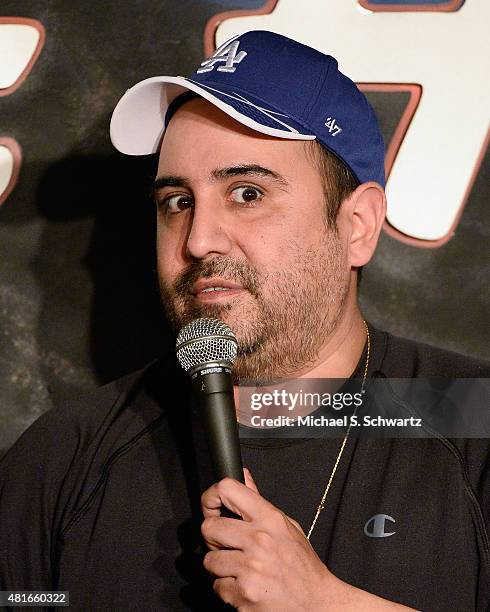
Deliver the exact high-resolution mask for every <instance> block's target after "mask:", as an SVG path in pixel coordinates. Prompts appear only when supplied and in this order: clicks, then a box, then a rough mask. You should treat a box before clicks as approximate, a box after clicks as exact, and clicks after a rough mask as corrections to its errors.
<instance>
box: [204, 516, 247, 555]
mask: <svg viewBox="0 0 490 612" xmlns="http://www.w3.org/2000/svg"><path fill="white" fill-rule="evenodd" d="M254 532H255V529H254V527H252V525H251V524H250V523H246V522H245V521H240V520H238V519H232V518H224V517H222V516H210V517H209V518H206V519H204V521H203V522H202V525H201V533H202V536H203V538H204V541H205V542H206V544H207V545H208V547H209V548H210V549H211V550H217V549H221V548H235V549H239V550H245V549H246V548H248V546H249V544H250V542H251V541H252V538H253V534H254Z"/></svg>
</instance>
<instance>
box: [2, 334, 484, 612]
mask: <svg viewBox="0 0 490 612" xmlns="http://www.w3.org/2000/svg"><path fill="white" fill-rule="evenodd" d="M371 335H372V354H371V360H370V368H369V376H373V375H376V373H381V374H382V375H383V376H387V377H431V376H439V377H488V376H490V371H489V369H488V366H486V365H485V364H482V363H480V362H478V361H475V360H472V359H469V358H466V357H462V356H459V355H456V354H453V353H449V352H446V351H442V350H439V349H434V348H431V347H428V346H426V345H422V344H417V343H413V342H410V341H407V340H402V339H399V338H396V337H394V336H391V335H389V334H387V333H385V332H380V331H377V330H372V332H371ZM362 366H363V360H362V359H361V362H360V365H359V367H358V371H361V370H362ZM188 393H189V383H188V381H187V379H186V377H185V374H184V373H183V372H180V371H179V369H178V367H177V366H175V364H173V363H170V364H169V363H168V362H165V361H159V362H156V363H154V364H152V365H151V366H149V367H148V368H146V369H144V370H143V371H140V372H137V373H134V374H132V375H130V376H127V377H125V378H123V379H121V380H119V381H116V382H114V383H111V384H110V385H107V386H105V387H103V388H101V389H99V390H97V391H94V392H92V393H90V394H88V395H87V396H85V397H84V398H82V399H80V400H78V401H75V402H73V403H72V404H71V405H69V406H66V407H64V408H62V409H54V410H51V411H49V412H48V413H46V414H44V415H43V416H42V417H41V418H39V419H38V420H37V421H36V422H35V423H34V424H33V425H32V426H31V427H30V428H29V429H28V431H27V432H25V433H24V434H23V435H22V436H21V438H20V439H19V440H18V441H17V443H16V444H15V445H14V447H13V448H12V449H11V450H10V452H9V453H7V455H6V456H5V458H4V459H3V461H2V462H1V463H0V587H1V589H3V590H68V591H70V600H71V606H70V609H72V610H80V611H82V610H83V611H84V612H87V611H89V610H90V611H91V612H94V611H96V610H101V611H102V610H103V611H104V612H107V611H112V610H115V611H125V610H128V611H136V610H142V611H143V610H144V611H145V612H146V611H148V610H152V611H153V610H218V609H220V608H221V607H222V605H221V603H220V601H219V600H218V598H217V597H216V596H215V595H214V592H213V591H212V588H211V584H212V579H211V578H210V577H209V576H208V575H207V573H206V572H205V570H204V569H203V567H202V557H203V554H204V552H205V549H204V547H203V546H202V540H201V536H200V523H201V521H202V517H201V513H200V495H201V493H202V491H204V490H205V489H206V488H207V486H209V485H210V484H211V482H212V478H211V476H210V474H211V472H210V468H209V464H208V454H207V450H206V445H205V440H204V437H203V434H202V431H201V428H200V424H199V420H198V418H196V414H195V412H194V410H193V409H192V407H190V406H191V403H190V402H189V397H188ZM241 450H242V456H243V463H244V465H246V466H247V467H249V468H250V470H251V471H252V474H253V475H254V479H255V481H256V483H257V485H258V487H259V490H260V492H261V494H262V495H263V496H264V497H265V498H267V499H269V500H270V501H271V502H272V503H274V504H275V505H276V506H278V507H279V508H281V509H282V510H283V511H284V512H285V513H286V514H287V515H289V516H291V517H293V518H295V519H296V520H297V521H299V523H300V524H301V525H302V527H303V529H304V530H305V531H306V530H307V529H308V527H309V526H310V524H311V521H312V519H313V517H314V514H315V512H316V509H317V507H318V504H319V502H320V499H321V496H322V493H323V491H324V489H325V484H326V481H327V479H328V476H329V475H330V472H331V469H332V466H333V463H334V461H335V458H336V456H337V453H338V450H339V440H331V439H329V440H326V439H289V440H287V439H286V440H285V439H277V440H272V439H263V440H262V439H260V440H255V439H242V440H241ZM489 456H490V453H489V441H488V440H478V439H461V440H445V439H412V440H407V439H405V440H401V439H391V440H390V439H386V440H367V439H366V440H364V439H354V438H352V439H349V441H348V443H347V446H346V449H345V452H344V455H343V457H342V461H341V462H340V464H339V468H338V470H337V473H336V476H335V479H334V482H333V485H332V488H331V490H330V493H329V496H328V499H327V504H326V507H325V509H324V510H323V512H322V513H321V515H320V518H319V520H318V523H317V525H316V527H315V530H314V533H313V535H312V538H311V542H312V545H313V546H314V548H315V550H316V551H317V553H318V555H319V556H320V558H321V559H322V560H323V561H324V562H325V563H326V564H327V566H328V567H329V569H330V570H331V571H332V572H333V573H334V574H335V575H337V576H338V577H339V578H341V579H343V580H345V581H346V582H348V583H350V584H353V585H355V586H357V587H359V588H361V589H364V590H367V591H370V592H372V593H375V594H377V595H379V596H381V597H384V598H386V599H389V600H393V601H396V602H399V603H402V604H405V605H407V606H411V607H414V608H416V609H419V610H424V611H425V612H439V611H440V612H448V611H452V612H470V611H472V610H477V611H478V612H484V611H488V609H489V606H490V593H489V591H490V589H489V583H490V579H489V576H490V569H489V568H490V548H489V539H488V525H489V522H490V473H489V470H490V468H489V462H488V460H489ZM383 515H384V517H389V518H383ZM376 517H378V518H376ZM379 517H381V518H379ZM375 524H376V525H377V527H376V530H377V533H378V535H380V534H382V533H384V532H387V533H392V532H393V534H392V535H390V536H387V537H370V536H369V533H371V535H373V533H375V531H376V530H375V527H374V525H375ZM223 608H225V607H224V606H223ZM16 609H19V608H16ZM227 609H228V608H227Z"/></svg>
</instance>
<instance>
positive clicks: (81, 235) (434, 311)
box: [0, 0, 490, 453]
mask: <svg viewBox="0 0 490 612" xmlns="http://www.w3.org/2000/svg"><path fill="white" fill-rule="evenodd" d="M279 1H280V0H279ZM318 1H319V2H320V0H318ZM344 1H345V2H348V1H355V0H344ZM391 1H392V2H393V0H391ZM470 1H472V0H467V2H470ZM322 2H328V0H322ZM383 2H384V3H385V4H386V3H387V2H390V0H376V2H375V3H378V4H383ZM402 3H403V0H400V1H399V2H398V4H402ZM419 3H420V4H423V5H430V4H431V0H419ZM410 4H416V2H415V0H412V2H410ZM300 5H302V3H298V7H299V8H298V11H300V10H301V9H300ZM263 6H264V2H263V1H262V0H221V1H218V0H216V1H207V0H179V1H178V2H176V1H174V2H172V1H170V0H108V1H106V2H103V3H99V2H92V1H91V0H79V1H78V2H66V0H49V1H48V0H44V1H42V0H3V2H2V4H1V6H0V18H2V20H3V23H4V24H5V23H7V22H9V21H12V18H29V19H34V20H37V21H38V22H39V23H40V24H42V28H44V32H45V40H44V44H43V45H42V49H41V51H40V54H39V56H38V57H37V59H36V60H35V62H34V63H33V65H32V69H31V70H30V72H29V74H27V76H26V78H25V80H23V82H21V83H20V85H19V86H18V88H16V89H15V90H14V91H9V90H8V89H7V88H5V89H4V91H3V92H2V90H1V88H0V153H1V146H2V143H3V145H4V146H5V147H6V148H8V147H10V149H9V150H10V152H11V153H12V151H13V150H14V149H15V147H16V145H15V143H14V144H12V142H13V141H16V143H18V146H20V150H21V151H20V153H21V154H20V155H17V156H16V158H17V160H18V162H19V173H18V178H17V180H15V177H14V176H13V177H12V180H11V181H10V186H9V190H11V191H10V193H9V194H8V197H6V190H5V193H4V194H3V198H2V199H3V202H2V204H1V205H0V453H1V452H3V451H5V450H6V449H7V448H8V447H9V446H10V445H11V444H12V443H13V442H14V440H15V439H16V438H17V437H18V436H19V435H20V433H21V432H22V431H23V430H24V429H25V428H26V427H27V426H28V425H29V424H30V423H31V422H32V421H33V420H34V419H35V418H37V417H38V416H39V415H40V414H41V413H42V412H44V411H45V410H48V409H49V408H50V407H52V406H54V405H55V404H58V403H62V402H63V400H64V399H65V398H66V397H67V396H73V395H78V394H80V393H82V392H83V390H84V389H87V388H89V387H94V386H97V385H100V384H103V383H105V382H107V381H109V380H111V379H113V378H116V377H118V376H121V375H123V374H125V373H127V372H129V371H131V370H133V369H135V368H138V367H140V366H142V365H144V364H145V363H146V362H147V361H149V360H150V359H151V358H153V357H154V356H157V355H158V354H159V353H161V352H162V350H164V347H165V346H167V345H168V332H167V331H166V329H165V326H164V324H163V322H162V317H161V313H160V307H159V302H158V296H157V291H156V282H155V274H156V273H155V264H154V211H153V206H152V202H151V200H150V198H149V196H148V193H149V188H150V184H151V181H152V178H153V176H154V172H155V168H156V159H154V158H150V157H149V158H125V157H124V156H122V155H120V154H119V153H117V152H115V151H114V150H113V148H112V146H111V143H110V140H109V131H108V126H109V120H110V115H111V112H112V109H113V107H114V105H115V104H116V102H117V100H118V99H119V97H120V96H121V94H122V93H123V92H124V90H125V89H127V88H128V87H130V86H131V85H133V84H134V83H136V82H137V81H139V80H141V79H143V78H146V77H149V76H154V75H156V74H187V73H189V72H191V71H192V70H193V69H194V68H195V66H196V65H197V64H198V63H199V62H200V61H201V59H202V57H203V48H204V29H205V26H206V23H207V22H208V21H209V20H210V19H211V18H212V17H213V15H215V14H216V13H219V12H221V11H227V10H233V9H245V10H248V11H253V10H256V9H260V7H263ZM298 18H301V19H308V15H307V14H305V13H304V11H302V12H301V14H299V16H298ZM0 25H1V23H0ZM1 36H2V30H1V27H0V37H1ZM41 42H42V41H41ZM2 48H5V45H4V47H2V44H1V40H0V49H2ZM415 51H416V50H415ZM1 62H2V58H1V57H0V65H1ZM482 78H485V75H482ZM471 95H472V92H471V91H468V96H471ZM368 97H369V99H370V101H371V102H372V104H373V105H374V107H375V109H376V111H377V113H378V115H379V117H380V122H381V126H382V130H383V135H384V137H385V140H386V141H387V142H389V140H390V139H391V137H392V136H393V133H394V131H395V129H396V126H397V124H398V122H399V120H400V117H401V116H402V113H403V111H404V109H405V107H406V105H407V102H408V94H405V93H403V92H398V93H380V92H373V93H369V94H368ZM7 145H8V146H7ZM12 157H14V156H13V155H12ZM0 162H1V156H0ZM427 163H430V160H427ZM489 170H490V166H489V157H488V154H486V155H485V156H484V158H483V162H482V164H481V167H480V169H479V173H478V176H477V178H476V181H475V183H474V185H473V188H472V190H471V194H470V197H469V199H468V202H467V204H466V207H465V209H464V212H463V215H462V217H461V220H460V222H459V225H458V226H457V228H456V232H455V235H454V236H453V237H452V238H451V240H449V241H448V242H447V243H446V244H444V245H442V246H440V247H439V248H420V247H416V246H412V245H408V244H405V243H402V242H400V241H398V240H396V239H395V238H393V237H391V236H389V235H388V234H386V233H383V235H382V238H381V241H380V245H379V248H378V251H377V253H376V256H375V258H374V260H373V261H372V262H371V263H370V264H369V266H367V268H366V269H365V271H364V276H363V281H362V295H361V301H362V306H363V309H364V312H365V315H366V317H367V318H368V319H369V320H370V321H371V322H372V323H374V324H375V325H378V326H380V327H382V328H385V329H388V330H389V331H391V332H393V333H395V334H399V335H404V336H407V337H411V338H416V339H418V340H422V341H425V342H429V343H432V344H435V345H439V346H441V347H445V348H449V349H453V350H456V351H459V352H462V353H465V354H468V355H473V356H476V357H481V358H487V359H488V358H490V347H489V343H488V339H489V338H488V329H489V324H488V312H489V309H490V294H489V284H490V283H489V278H490V275H489V271H490V256H489V253H490V249H489V244H490V242H489V234H490V221H489V218H488V216H489V215H488V202H489V199H490V198H489V196H490V189H489V180H488V179H489ZM448 172H457V168H455V169H448ZM414 180H416V177H414ZM4 187H5V186H4ZM0 197H2V194H0Z"/></svg>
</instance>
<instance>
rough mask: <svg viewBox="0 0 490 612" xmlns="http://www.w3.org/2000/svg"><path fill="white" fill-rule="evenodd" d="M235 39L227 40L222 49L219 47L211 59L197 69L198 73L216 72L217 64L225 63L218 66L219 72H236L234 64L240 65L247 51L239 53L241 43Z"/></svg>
mask: <svg viewBox="0 0 490 612" xmlns="http://www.w3.org/2000/svg"><path fill="white" fill-rule="evenodd" d="M235 38H236V37H234V38H232V39H231V40H227V41H226V42H225V43H223V44H222V45H221V47H218V49H216V51H215V52H214V53H213V55H211V57H209V58H208V59H207V60H204V61H203V62H202V63H201V68H198V69H197V73H198V74H200V73H201V72H211V70H214V67H215V64H218V63H220V62H223V63H224V65H223V66H218V71H219V72H235V70H236V67H235V65H234V64H239V63H240V62H241V61H242V59H244V58H245V57H246V55H247V52H246V51H240V53H238V47H239V45H240V41H239V40H235Z"/></svg>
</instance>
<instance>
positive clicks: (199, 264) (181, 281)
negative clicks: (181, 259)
mask: <svg viewBox="0 0 490 612" xmlns="http://www.w3.org/2000/svg"><path fill="white" fill-rule="evenodd" d="M212 276H221V277H222V278H224V279H226V280H229V281H231V282H234V283H237V284H239V285H241V286H242V287H243V288H244V289H246V290H247V291H249V292H250V293H251V294H252V295H254V296H255V297H257V296H258V294H259V278H258V274H257V272H256V270H255V269H254V268H253V267H252V266H251V265H250V264H249V263H247V262H245V261H237V260H236V259H229V258H226V257H215V258H214V259H209V260H207V261H193V262H192V263H191V264H190V265H189V266H188V267H187V268H186V269H185V270H183V271H182V272H180V274H179V275H178V276H177V278H176V279H175V280H174V282H173V283H172V285H173V290H174V291H175V294H176V295H177V296H179V297H182V298H188V297H189V294H190V293H191V291H192V286H193V285H194V283H195V282H196V281H198V280H199V279H201V278H210V277H212Z"/></svg>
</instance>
